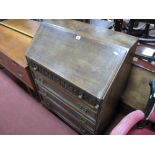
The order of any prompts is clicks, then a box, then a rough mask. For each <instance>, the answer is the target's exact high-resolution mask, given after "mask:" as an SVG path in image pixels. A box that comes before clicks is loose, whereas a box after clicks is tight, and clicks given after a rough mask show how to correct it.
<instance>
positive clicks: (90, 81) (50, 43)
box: [26, 20, 137, 134]
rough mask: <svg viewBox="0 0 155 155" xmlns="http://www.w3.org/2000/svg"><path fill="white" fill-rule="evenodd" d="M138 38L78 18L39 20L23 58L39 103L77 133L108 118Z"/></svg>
mask: <svg viewBox="0 0 155 155" xmlns="http://www.w3.org/2000/svg"><path fill="white" fill-rule="evenodd" d="M136 42H137V38H135V37H133V36H128V35H126V34H123V33H119V32H114V31H111V30H107V29H103V28H102V29H100V28H98V27H95V26H91V25H89V24H85V23H81V22H78V21H68V20H53V21H52V24H47V23H46V24H42V25H41V26H40V28H39V30H38V32H37V34H36V35H35V37H34V39H33V42H32V44H31V45H30V47H29V49H28V51H27V53H26V57H27V61H28V64H29V66H30V70H31V73H32V76H33V79H34V82H35V85H36V88H37V90H38V93H39V96H40V99H41V102H42V104H43V105H45V106H46V107H47V108H48V109H50V110H51V111H53V112H54V113H56V114H57V115H58V116H59V117H60V118H62V119H63V120H64V121H65V122H67V123H68V124H69V125H70V126H72V127H73V128H74V129H75V130H77V131H78V132H79V133H81V134H100V133H101V132H102V131H103V130H104V129H105V128H106V126H107V125H108V123H109V122H110V119H111V118H112V116H113V113H114V112H115V108H116V106H117V101H118V99H119V97H120V95H121V93H122V91H123V90H124V87H125V84H126V80H127V77H128V74H129V72H130V69H131V60H132V54H133V51H134V49H135V45H136Z"/></svg>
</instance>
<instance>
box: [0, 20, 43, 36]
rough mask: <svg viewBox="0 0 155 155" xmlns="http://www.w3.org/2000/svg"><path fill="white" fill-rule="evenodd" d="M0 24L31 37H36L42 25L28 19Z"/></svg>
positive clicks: (5, 21)
mask: <svg viewBox="0 0 155 155" xmlns="http://www.w3.org/2000/svg"><path fill="white" fill-rule="evenodd" d="M0 24H2V25H4V26H6V27H9V28H11V29H13V30H16V31H18V32H20V33H23V34H25V35H28V36H30V37H34V35H35V33H36V31H37V29H38V28H39V25H40V23H39V22H37V21H34V20H28V19H9V20H4V21H1V22H0Z"/></svg>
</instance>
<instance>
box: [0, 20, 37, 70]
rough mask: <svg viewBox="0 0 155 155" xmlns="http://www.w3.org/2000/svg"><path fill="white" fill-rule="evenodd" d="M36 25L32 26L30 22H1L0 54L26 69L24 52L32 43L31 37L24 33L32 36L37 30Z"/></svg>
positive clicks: (32, 23)
mask: <svg viewBox="0 0 155 155" xmlns="http://www.w3.org/2000/svg"><path fill="white" fill-rule="evenodd" d="M4 23H5V25H4ZM36 24H37V23H36V22H35V24H34V22H33V21H32V22H31V21H30V20H5V21H3V24H2V22H1V23H0V52H2V53H4V54H5V55H6V56H8V57H9V58H10V59H11V60H14V61H15V62H16V63H18V64H19V65H21V66H22V67H24V68H25V67H27V61H26V58H25V52H26V49H27V48H28V46H29V45H30V43H31V41H32V37H30V36H28V35H25V34H24V33H28V32H29V33H31V34H34V33H35V32H36V31H37V28H38V26H36ZM30 25H31V26H30ZM38 25H39V24H38Z"/></svg>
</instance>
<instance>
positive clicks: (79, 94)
mask: <svg viewBox="0 0 155 155" xmlns="http://www.w3.org/2000/svg"><path fill="white" fill-rule="evenodd" d="M27 61H28V64H29V66H30V70H31V71H32V72H34V73H35V72H37V73H40V75H41V76H44V77H46V79H48V80H50V81H51V82H53V83H56V84H57V85H58V86H59V87H61V88H63V90H64V91H65V92H68V93H69V94H70V95H72V96H74V97H75V98H79V99H80V101H83V102H84V103H87V105H90V106H91V107H93V108H94V107H95V109H98V106H99V104H101V103H102V100H98V99H97V98H96V97H94V96H92V95H90V94H89V93H87V92H86V91H84V90H82V89H80V88H78V87H76V86H75V85H73V84H71V83H70V82H68V81H66V80H65V79H63V78H62V77H60V76H58V75H56V74H55V73H52V72H50V71H49V70H48V69H47V68H45V67H43V66H41V65H40V64H38V63H36V62H35V61H33V60H31V59H27Z"/></svg>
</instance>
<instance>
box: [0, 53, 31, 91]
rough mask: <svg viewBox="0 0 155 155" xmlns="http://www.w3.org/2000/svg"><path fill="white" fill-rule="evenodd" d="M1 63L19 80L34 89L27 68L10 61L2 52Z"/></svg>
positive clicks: (0, 55) (0, 54)
mask: <svg viewBox="0 0 155 155" xmlns="http://www.w3.org/2000/svg"><path fill="white" fill-rule="evenodd" d="M0 63H1V64H2V65H3V66H4V67H5V68H6V69H7V70H8V71H9V72H11V73H12V74H13V75H14V76H16V77H17V78H18V79H19V80H21V81H22V82H23V83H25V84H26V85H27V86H28V87H30V88H31V89H34V88H33V84H32V81H31V79H30V76H29V74H28V71H27V68H24V67H22V66H20V65H19V64H17V63H16V62H15V61H13V60H11V59H9V58H8V57H7V56H6V55H4V54H3V53H1V52H0Z"/></svg>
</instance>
